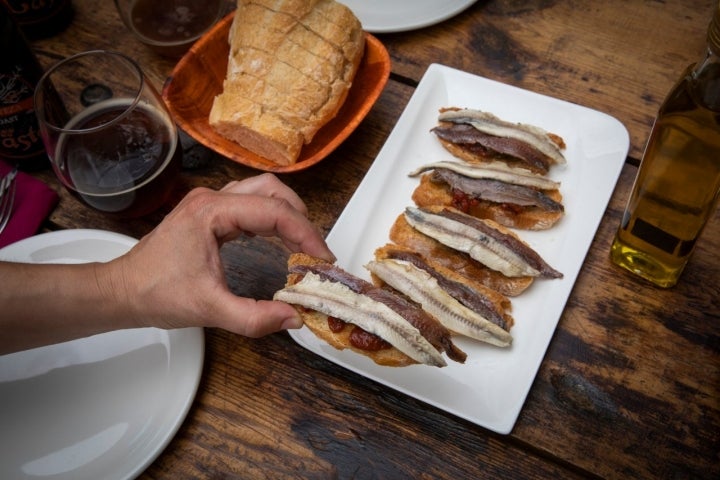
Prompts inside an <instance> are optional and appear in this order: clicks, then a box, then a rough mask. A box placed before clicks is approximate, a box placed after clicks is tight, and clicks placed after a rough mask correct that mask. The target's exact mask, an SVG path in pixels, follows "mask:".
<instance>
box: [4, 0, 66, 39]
mask: <svg viewBox="0 0 720 480" xmlns="http://www.w3.org/2000/svg"><path fill="white" fill-rule="evenodd" d="M0 3H2V4H4V5H5V7H7V9H8V11H9V12H10V14H11V15H12V16H13V18H14V19H15V21H16V22H17V24H18V25H20V29H21V30H22V31H23V33H24V34H25V36H26V37H27V38H30V39H33V40H34V39H37V38H45V37H50V36H52V35H55V34H57V33H60V32H61V31H63V30H65V28H66V27H67V26H68V25H69V24H70V22H71V21H72V19H73V8H72V1H71V0H0Z"/></svg>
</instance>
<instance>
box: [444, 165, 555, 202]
mask: <svg viewBox="0 0 720 480" xmlns="http://www.w3.org/2000/svg"><path fill="white" fill-rule="evenodd" d="M432 175H433V177H432V179H433V180H434V181H441V182H444V183H446V184H448V185H449V186H450V188H451V189H452V190H458V191H460V192H462V193H464V194H466V195H469V196H470V197H473V198H477V199H480V200H487V201H488V202H494V203H509V204H513V205H519V206H522V207H538V208H540V209H542V210H544V211H546V212H562V211H564V210H565V208H564V207H563V205H562V203H560V202H557V201H555V200H553V199H552V198H550V197H549V196H548V195H546V194H545V192H543V191H542V190H537V189H535V188H532V187H526V186H524V185H515V184H512V183H505V182H503V181H500V180H493V179H489V178H469V177H466V176H464V175H462V174H459V173H456V172H453V171H452V170H446V169H444V168H438V169H436V170H435V171H434V172H433V173H432Z"/></svg>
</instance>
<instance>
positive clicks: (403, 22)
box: [340, 0, 477, 33]
mask: <svg viewBox="0 0 720 480" xmlns="http://www.w3.org/2000/svg"><path fill="white" fill-rule="evenodd" d="M340 1H341V3H344V4H345V5H347V6H348V7H350V9H351V10H352V11H353V13H355V15H356V16H357V17H358V18H359V19H360V22H362V26H363V29H365V30H366V31H368V32H372V33H390V32H405V31H408V30H414V29H417V28H423V27H428V26H430V25H435V24H436V23H440V22H442V21H443V20H447V19H448V18H450V17H454V16H455V15H457V14H458V13H460V12H462V11H463V10H465V9H466V8H468V7H469V6H470V5H472V4H473V3H475V2H476V1H477V0H442V1H438V0H340Z"/></svg>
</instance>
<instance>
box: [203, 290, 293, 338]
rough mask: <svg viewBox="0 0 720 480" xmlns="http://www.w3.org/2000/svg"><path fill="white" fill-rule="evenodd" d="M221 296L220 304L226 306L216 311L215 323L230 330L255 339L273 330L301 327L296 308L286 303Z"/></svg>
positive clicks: (231, 295)
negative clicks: (223, 297)
mask: <svg viewBox="0 0 720 480" xmlns="http://www.w3.org/2000/svg"><path fill="white" fill-rule="evenodd" d="M228 295H229V296H230V297H232V298H228V299H224V300H221V301H220V302H219V305H223V306H225V311H224V312H219V318H218V322H217V326H218V327H220V328H223V329H225V330H228V331H231V332H233V333H238V334H240V335H243V336H246V337H251V338H258V337H262V336H264V335H268V334H271V333H274V332H278V331H281V330H287V329H295V328H300V327H302V325H303V323H302V319H301V318H300V314H299V313H298V311H297V310H295V308H293V307H291V306H290V305H288V304H287V303H285V302H278V301H274V300H254V299H251V298H245V297H238V296H235V295H233V294H232V293H229V292H228Z"/></svg>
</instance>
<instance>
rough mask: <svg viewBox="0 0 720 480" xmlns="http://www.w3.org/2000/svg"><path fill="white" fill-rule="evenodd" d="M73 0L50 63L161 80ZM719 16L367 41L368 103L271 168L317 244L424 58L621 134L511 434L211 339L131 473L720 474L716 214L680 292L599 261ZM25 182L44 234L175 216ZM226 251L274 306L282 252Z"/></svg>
mask: <svg viewBox="0 0 720 480" xmlns="http://www.w3.org/2000/svg"><path fill="white" fill-rule="evenodd" d="M229 3H231V2H229ZM73 4H74V5H75V9H76V17H75V20H74V22H73V24H72V25H71V27H70V28H69V29H68V30H66V31H65V32H63V33H61V34H59V35H57V36H55V37H52V38H50V39H46V40H41V41H36V42H34V43H33V47H34V49H35V51H36V53H37V54H38V57H39V59H40V61H41V63H42V64H43V65H44V66H49V65H50V64H51V63H53V62H54V61H56V60H58V59H60V58H62V57H64V56H67V55H70V54H73V53H77V52H79V51H83V50H88V49H94V48H108V49H116V50H120V51H123V52H125V53H127V54H128V55H130V56H132V57H133V58H136V59H137V60H138V61H139V63H140V64H141V66H142V67H143V68H144V69H145V71H146V72H147V73H148V75H149V76H150V78H151V80H152V81H153V82H154V84H155V85H156V87H158V89H160V88H161V87H162V85H163V83H164V82H165V80H166V78H167V76H168V75H169V73H170V72H171V71H172V68H173V67H174V64H175V60H172V59H167V58H163V57H160V56H158V55H157V54H155V53H153V52H151V51H150V50H148V49H146V48H145V47H143V46H142V45H141V44H139V42H137V40H135V39H134V38H133V37H132V35H131V34H130V33H129V32H128V31H127V30H126V29H125V27H124V25H123V24H122V22H121V21H120V19H119V17H118V16H117V13H116V11H115V9H114V6H113V4H112V2H108V1H100V2H97V1H92V0H75V1H74V2H73ZM715 6H716V3H715V2H714V1H711V0H704V1H703V0H685V1H681V2H659V1H650V0H608V1H604V2H597V1H593V0H572V1H556V0H528V1H516V0H480V1H478V2H476V3H475V4H474V5H473V6H471V7H470V8H469V9H468V10H466V11H465V12H463V13H462V14H460V15H458V16H456V17H454V18H451V19H449V20H447V21H445V22H442V23H440V24H438V25H435V26H431V27H427V28H424V29H420V30H417V31H412V32H404V33H393V34H382V35H378V38H379V39H380V40H381V41H382V42H383V44H384V45H385V46H386V47H387V49H388V51H389V52H390V56H391V60H392V73H391V80H390V82H389V83H388V85H387V86H386V88H385V90H384V91H383V93H382V95H381V97H380V99H379V100H378V102H377V103H376V104H375V106H374V107H373V109H372V110H371V111H370V113H369V114H368V116H367V117H366V119H365V120H364V121H363V122H362V123H361V125H360V126H359V127H358V129H357V130H356V131H355V132H354V133H353V134H351V135H350V137H349V138H348V139H347V140H346V141H345V142H344V143H343V144H342V145H341V146H340V147H339V148H338V149H337V150H336V151H335V152H333V153H332V154H331V155H329V156H328V158H326V159H325V160H323V161H322V162H320V163H319V164H317V165H315V166H313V167H311V168H309V169H308V170H305V171H302V172H297V173H293V174H287V175H280V178H281V179H282V180H283V181H284V182H286V183H287V184H288V185H290V186H291V187H292V188H294V189H295V190H296V191H297V192H298V193H299V194H300V196H301V197H302V198H303V199H304V200H305V201H306V203H307V204H308V208H309V210H310V217H311V219H312V221H313V222H315V223H316V224H317V226H318V227H319V228H320V229H321V230H322V232H324V233H328V232H329V231H330V230H331V229H332V227H333V225H334V223H335V221H336V220H337V218H338V216H339V215H340V213H341V212H342V211H343V208H344V206H345V204H346V203H347V201H348V200H349V199H350V197H351V196H352V194H353V192H354V191H355V189H356V188H357V186H358V184H359V183H360V181H361V180H362V178H363V176H364V174H365V172H366V171H367V169H368V168H369V166H370V165H371V164H372V162H373V160H374V158H375V156H376V155H377V154H378V152H379V151H380V149H381V147H382V145H383V143H384V142H385V140H386V139H387V136H388V135H389V133H390V132H391V130H392V128H393V126H394V125H395V123H396V122H397V119H398V117H399V116H400V114H401V113H402V111H403V109H404V107H405V105H406V104H407V102H408V100H409V99H410V97H411V96H412V94H413V92H414V88H415V86H416V85H417V82H418V81H419V80H420V79H421V78H422V75H423V73H424V72H425V70H426V69H427V67H428V65H430V64H432V63H442V64H445V65H448V66H451V67H456V68H459V69H462V70H466V71H468V72H471V73H474V74H477V75H481V76H484V77H487V78H491V79H493V80H497V81H501V82H504V83H507V84H511V85H516V86H519V87H522V88H525V89H528V90H533V91H536V92H538V93H542V94H546V95H550V96H553V97H556V98H560V99H563V100H567V101H570V102H574V103H577V104H580V105H584V106H587V107H589V108H593V109H597V110H600V111H603V112H605V113H608V114H610V115H612V116H614V117H616V118H618V119H619V120H620V121H621V122H622V123H623V124H624V125H625V126H626V127H627V129H628V131H629V133H630V138H631V148H630V153H629V158H628V161H627V163H626V164H625V166H624V168H623V171H622V174H621V176H620V178H619V181H618V183H617V186H616V188H615V191H614V193H613V196H612V198H611V200H610V203H609V205H608V208H607V211H606V212H605V215H604V217H603V219H602V222H601V224H600V226H599V228H598V231H597V233H596V235H595V238H594V240H593V243H592V245H591V248H590V251H589V253H588V255H587V258H586V259H585V263H584V265H583V267H582V270H581V272H580V275H579V277H578V279H577V282H576V284H575V287H574V289H573V291H572V294H571V296H570V298H569V301H568V303H567V306H566V308H565V311H564V313H563V315H562V317H561V318H560V322H559V324H558V327H557V330H556V332H555V334H554V337H553V339H552V342H551V343H550V346H549V348H548V351H547V354H546V356H545V359H544V361H543V363H542V366H541V367H540V370H539V372H538V375H537V377H536V379H535V381H534V383H533V385H532V388H531V390H530V393H529V395H528V398H527V401H526V403H525V405H524V407H523V409H522V411H521V413H520V416H519V418H518V421H517V423H516V425H515V427H514V429H513V431H512V432H511V434H509V435H498V434H495V433H492V432H489V431H488V430H486V429H484V428H481V427H478V426H476V425H474V424H472V423H469V422H466V421H463V420H460V419H458V418H457V417H455V416H453V415H451V414H449V413H446V412H444V411H442V410H439V409H437V408H434V407H431V406H428V405H426V404H424V403H422V402H419V401H416V400H414V399H413V398H410V397H408V396H406V395H404V394H402V393H398V392H395V391H394V390H391V389H389V388H385V387H383V386H381V385H379V384H376V383H374V382H372V381H370V380H368V379H366V378H364V377H362V376H359V375H357V374H354V373H352V372H349V371H347V370H345V369H343V368H340V367H338V366H336V365H334V364H332V363H330V362H328V361H326V360H324V359H322V358H320V357H318V356H316V355H314V354H312V353H310V352H308V351H306V350H305V349H303V348H302V347H300V346H299V345H297V344H296V343H295V342H294V341H293V340H292V339H291V338H290V337H289V335H287V334H286V333H280V334H275V335H271V336H268V337H265V338H262V339H259V340H250V339H246V338H243V337H240V336H237V335H232V334H229V333H227V332H224V331H220V330H207V331H206V339H207V353H206V362H205V368H204V372H203V377H202V382H201V385H200V389H199V392H198V394H197V398H196V400H195V402H194V404H193V406H192V408H191V410H190V413H189V415H188V417H187V419H186V421H185V422H184V424H183V425H182V427H181V428H180V430H179V432H178V433H177V435H176V436H175V438H174V439H173V440H172V441H171V442H170V444H169V445H168V447H167V448H166V449H165V450H164V452H163V453H162V454H161V455H160V456H159V458H158V459H157V460H156V461H155V462H154V463H153V464H152V465H150V467H149V468H148V469H147V470H146V471H145V472H144V473H143V474H142V476H141V478H146V479H165V478H168V479H169V478H172V479H183V478H272V479H281V478H317V479H326V478H339V479H345V478H356V479H386V478H389V479H395V478H417V479H435V478H448V479H450V478H452V479H458V478H463V479H464V478H517V479H521V478H522V479H526V478H537V479H539V478H607V479H625V478H643V479H657V478H693V479H697V478H707V479H717V478H720V405H719V404H718V402H719V401H718V397H719V395H718V393H719V388H718V387H719V386H720V287H719V286H718V284H719V283H720V243H718V241H717V239H718V238H719V237H720V213H717V212H716V214H715V216H714V218H713V219H712V220H711V222H710V223H709V225H708V227H707V229H706V231H705V233H704V235H703V237H702V238H701V240H700V241H699V242H698V244H697V249H696V252H695V254H694V256H693V258H692V259H691V261H690V263H689V264H688V267H687V269H686V271H685V273H684V275H683V277H682V279H681V281H680V283H679V284H678V285H677V286H676V287H675V288H672V289H670V290H660V289H657V288H654V287H652V286H649V285H648V284H645V283H644V282H642V281H640V280H638V279H636V278H634V277H632V276H631V275H629V274H626V273H625V272H623V271H621V270H619V269H618V268H616V267H614V266H613V265H612V264H611V262H610V261H609V247H610V243H611V241H612V237H613V235H614V232H615V229H616V228H617V225H618V223H619V221H620V218H621V216H622V212H623V209H624V206H625V202H626V200H627V197H628V195H629V192H630V190H631V187H632V182H633V179H634V177H635V174H636V171H637V169H636V166H637V164H638V162H639V160H640V158H641V155H642V151H643V148H644V143H645V141H646V139H647V136H648V134H649V132H650V128H651V126H652V122H653V117H654V115H655V112H656V111H657V109H658V108H659V106H660V103H661V101H662V99H663V97H664V95H665V93H666V92H667V91H669V89H670V88H671V86H672V85H673V83H674V82H675V80H676V79H677V78H678V76H679V74H680V73H681V72H682V71H683V70H684V69H685V67H686V66H687V65H689V64H690V63H693V62H695V61H696V60H697V59H698V58H699V55H700V54H701V53H702V50H703V48H704V38H705V31H706V28H707V25H708V23H709V21H710V17H711V13H712V11H713V8H715ZM193 148H195V147H193ZM195 151H198V150H195ZM257 173H258V172H257V171H255V170H252V169H249V168H247V167H243V166H241V165H238V164H236V163H234V162H231V161H228V160H227V159H224V158H222V157H220V156H218V155H212V154H211V155H210V160H209V161H208V163H207V165H205V166H203V167H199V168H194V169H186V170H185V171H184V172H183V174H182V182H181V184H180V185H179V186H178V188H177V191H176V195H175V200H174V201H175V202H176V201H177V200H179V198H181V196H182V195H184V193H186V192H187V191H188V190H189V189H191V188H193V187H196V186H206V187H210V188H219V187H221V186H223V185H224V184H225V183H227V182H228V181H230V180H232V179H240V178H245V177H248V176H251V175H255V174H257ZM37 175H38V177H40V178H42V179H44V180H46V181H47V182H48V184H50V185H51V186H53V187H54V188H57V189H58V191H60V193H61V202H60V205H59V206H58V208H57V209H56V210H55V211H54V212H53V214H52V216H51V217H50V219H49V220H48V222H47V224H46V228H47V229H50V230H54V229H66V228H99V229H106V230H112V231H118V232H121V233H125V234H128V235H132V236H134V237H140V236H142V235H144V234H145V233H147V232H148V231H150V230H151V229H152V228H153V226H154V225H156V224H157V223H158V222H159V221H160V220H161V219H162V216H163V215H164V213H166V212H167V211H168V209H169V208H171V207H172V205H168V206H167V207H166V208H165V209H164V210H162V211H160V212H157V213H155V214H153V215H150V216H148V217H146V218H143V219H139V220H134V221H130V222H129V221H118V220H113V219H111V218H108V217H105V216H104V215H102V214H100V213H97V212H94V211H92V210H90V209H89V208H86V207H84V206H82V205H80V204H79V203H78V202H77V201H75V200H74V199H73V198H71V197H70V196H69V195H68V194H67V193H65V192H64V191H61V189H60V188H59V186H58V183H57V181H56V180H55V179H54V178H53V175H52V172H50V171H45V172H40V173H38V174H37ZM222 253H223V259H224V261H225V264H226V269H227V272H228V280H229V284H230V285H231V288H232V289H233V291H234V292H236V293H237V294H239V295H249V296H253V297H256V298H270V297H271V296H272V294H273V292H274V291H275V290H276V289H278V288H280V287H281V286H282V284H283V282H284V276H285V264H284V261H285V258H286V256H287V252H286V251H285V250H284V248H283V247H282V246H280V245H279V244H278V242H276V241H273V240H265V239H259V238H242V239H238V240H237V241H234V242H231V243H229V244H227V245H226V246H224V247H223V251H222Z"/></svg>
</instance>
